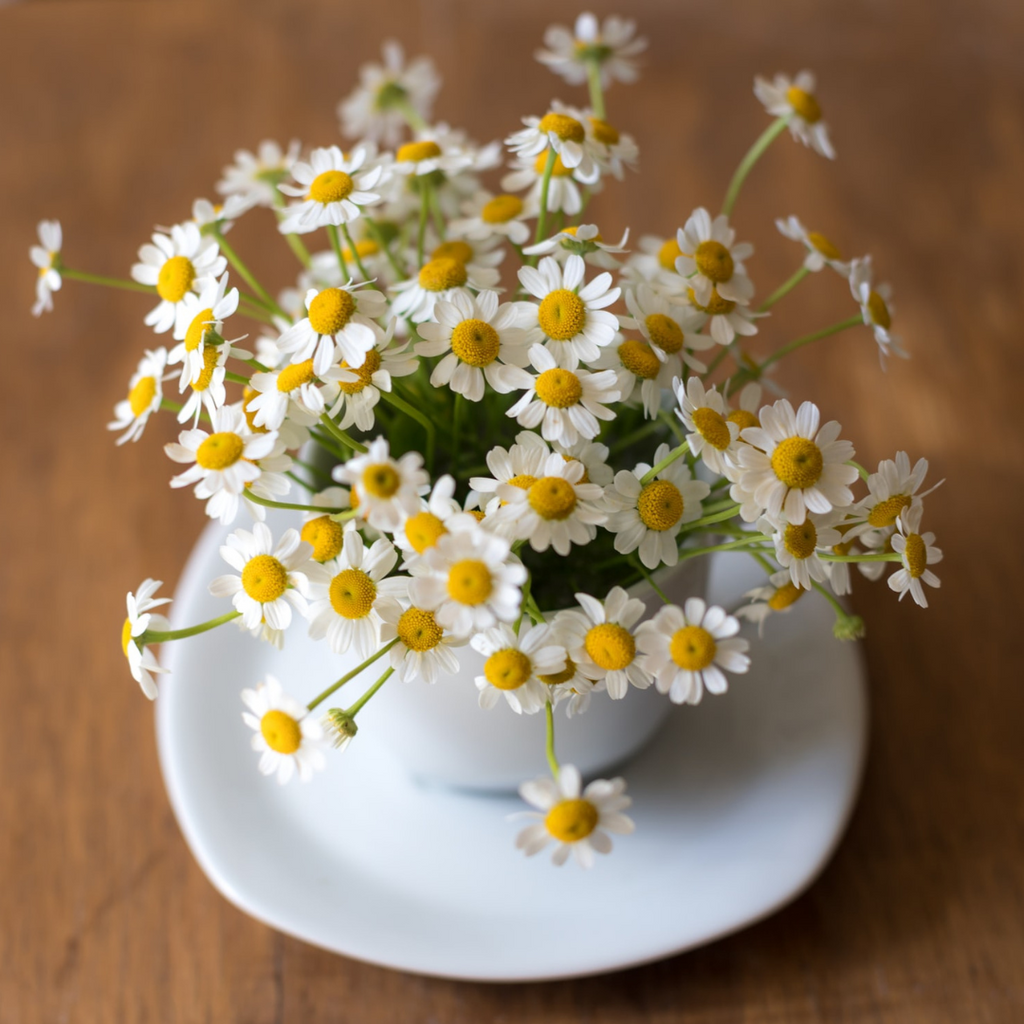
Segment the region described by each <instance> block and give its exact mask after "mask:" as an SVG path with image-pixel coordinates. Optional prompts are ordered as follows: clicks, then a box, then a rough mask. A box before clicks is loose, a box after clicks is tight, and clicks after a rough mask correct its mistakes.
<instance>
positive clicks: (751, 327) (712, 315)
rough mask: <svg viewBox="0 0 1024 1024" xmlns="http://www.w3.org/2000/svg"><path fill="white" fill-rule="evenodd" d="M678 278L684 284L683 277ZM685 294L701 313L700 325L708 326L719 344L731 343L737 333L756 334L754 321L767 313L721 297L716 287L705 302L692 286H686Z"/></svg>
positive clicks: (748, 335)
mask: <svg viewBox="0 0 1024 1024" xmlns="http://www.w3.org/2000/svg"><path fill="white" fill-rule="evenodd" d="M680 280H681V281H683V283H684V284H686V281H685V280H684V279H683V278H680ZM686 294H687V297H688V299H689V302H690V305H691V306H692V307H693V308H694V309H695V310H696V311H697V312H698V313H700V314H701V321H700V324H701V326H702V327H704V326H706V327H707V328H708V333H709V334H710V335H711V337H712V338H713V339H714V340H715V341H717V342H718V344H719V345H731V344H732V343H733V341H734V340H735V339H736V335H737V334H740V335H743V336H744V337H750V336H752V335H754V334H757V324H756V323H755V322H754V321H755V320H757V319H758V317H761V316H766V315H767V314H765V313H755V312H754V311H753V310H751V309H749V308H748V307H747V306H744V305H740V304H739V303H737V302H734V301H733V300H732V299H726V298H723V297H722V296H721V295H719V294H718V289H717V288H712V289H711V297H710V298H709V299H708V301H707V302H706V303H701V302H699V301H698V300H697V296H696V294H695V293H694V290H693V289H692V288H688V289H687V292H686Z"/></svg>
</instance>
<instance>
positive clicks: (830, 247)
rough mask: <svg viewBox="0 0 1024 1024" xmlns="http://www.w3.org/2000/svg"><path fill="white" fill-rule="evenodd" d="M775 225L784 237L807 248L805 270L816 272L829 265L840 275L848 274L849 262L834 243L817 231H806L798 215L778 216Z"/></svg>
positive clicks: (845, 275) (847, 275)
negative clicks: (783, 217)
mask: <svg viewBox="0 0 1024 1024" xmlns="http://www.w3.org/2000/svg"><path fill="white" fill-rule="evenodd" d="M775 226H776V227H777V228H778V229H779V232H780V233H781V234H783V235H785V236H786V238H792V239H793V241H794V242H799V243H800V244H801V245H802V246H803V247H804V248H805V249H806V250H807V256H806V257H805V258H804V268H805V269H806V270H810V271H811V272H812V273H816V272H817V271H819V270H822V269H824V268H825V267H831V268H832V269H833V270H834V271H835V272H836V273H837V274H839V275H840V276H841V277H847V278H848V277H849V276H850V263H849V261H844V260H843V257H842V253H840V251H839V249H838V248H837V247H836V246H835V244H834V243H832V242H831V241H829V239H827V238H826V237H825V236H824V235H822V234H820V233H819V232H817V231H808V230H807V228H805V227H804V226H803V224H801V223H800V219H799V218H798V217H786V218H785V219H784V220H783V219H782V218H779V219H778V220H777V221H776V222H775Z"/></svg>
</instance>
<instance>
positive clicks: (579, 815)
mask: <svg viewBox="0 0 1024 1024" xmlns="http://www.w3.org/2000/svg"><path fill="white" fill-rule="evenodd" d="M600 817H601V816H600V815H599V814H598V811H597V808H596V807H595V806H594V805H593V804H592V803H591V802H590V801H589V800H560V801H559V802H558V803H557V804H555V806H554V807H552V808H551V810H550V811H548V813H547V816H546V817H545V818H544V827H545V828H546V829H547V830H548V832H550V833H551V835H553V836H554V837H555V839H557V840H558V841H559V842H560V843H577V842H579V841H580V840H581V839H586V838H587V836H589V835H590V833H591V832H593V831H594V829H595V828H597V823H598V821H599V820H600Z"/></svg>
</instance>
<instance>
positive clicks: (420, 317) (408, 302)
mask: <svg viewBox="0 0 1024 1024" xmlns="http://www.w3.org/2000/svg"><path fill="white" fill-rule="evenodd" d="M500 276H501V275H500V274H499V273H498V271H497V270H495V269H494V268H493V267H489V266H486V265H481V264H478V263H466V262H464V261H463V260H461V259H458V258H457V257H455V256H450V255H441V256H436V257H434V258H432V259H430V260H428V261H427V262H426V263H424V264H423V266H422V267H420V269H419V272H418V273H417V274H416V276H415V277H412V278H409V280H407V281H401V282H399V283H398V284H396V285H394V287H393V288H392V291H394V292H396V293H397V294H396V295H395V299H394V301H393V302H392V304H391V312H392V314H393V315H395V316H399V317H408V318H409V319H410V320H411V321H412V322H413V323H415V324H420V323H423V321H424V320H429V319H430V318H431V317H432V316H433V315H434V306H435V305H436V304H437V302H438V301H440V300H442V299H444V300H447V301H449V302H450V301H452V299H453V298H454V296H456V295H459V294H469V290H470V289H471V290H472V291H475V292H481V291H484V290H486V289H488V288H494V287H495V286H496V285H497V284H498V281H499V279H500Z"/></svg>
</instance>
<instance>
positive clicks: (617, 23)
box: [534, 11, 647, 89]
mask: <svg viewBox="0 0 1024 1024" xmlns="http://www.w3.org/2000/svg"><path fill="white" fill-rule="evenodd" d="M544 46H545V47H546V49H543V50H538V51H537V52H536V54H535V55H534V56H535V57H536V58H537V60H538V61H540V63H541V64H545V65H547V67H549V68H550V69H551V70H552V71H554V72H555V74H557V75H561V76H562V78H564V79H565V80H566V81H567V82H568V83H569V84H570V85H583V84H584V83H585V82H586V81H587V73H588V69H589V66H590V64H591V63H592V62H593V63H596V64H597V65H598V67H599V68H600V72H599V73H600V76H601V85H602V86H603V87H604V88H605V89H607V88H608V86H610V85H611V84H612V82H613V81H615V80H616V79H617V80H618V81H620V82H635V81H636V78H637V74H638V72H637V61H636V58H637V56H638V55H639V54H641V53H643V51H644V50H645V49H646V48H647V40H646V39H644V38H643V37H642V36H638V35H636V23H635V22H634V21H633V20H632V19H630V18H620V17H617V16H616V15H612V16H610V17H608V18H605V19H604V21H603V22H601V21H599V20H598V19H597V18H596V17H595V16H594V15H593V14H591V13H590V12H589V11H587V12H584V13H583V14H581V15H579V17H578V18H577V19H576V24H575V26H574V27H573V28H572V29H569V28H566V27H565V26H564V25H551V26H550V27H549V28H548V29H547V30H546V31H545V33H544Z"/></svg>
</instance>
